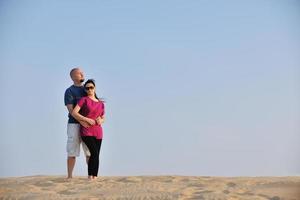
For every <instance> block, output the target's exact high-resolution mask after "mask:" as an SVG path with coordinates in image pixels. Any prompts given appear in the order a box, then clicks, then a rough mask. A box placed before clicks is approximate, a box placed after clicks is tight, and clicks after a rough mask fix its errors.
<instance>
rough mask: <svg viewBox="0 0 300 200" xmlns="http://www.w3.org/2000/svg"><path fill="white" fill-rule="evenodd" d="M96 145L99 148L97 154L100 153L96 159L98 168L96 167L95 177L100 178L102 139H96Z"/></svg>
mask: <svg viewBox="0 0 300 200" xmlns="http://www.w3.org/2000/svg"><path fill="white" fill-rule="evenodd" d="M95 143H96V148H97V152H98V156H97V158H96V163H97V164H96V167H95V173H94V176H98V170H99V155H100V149H101V143H102V139H99V140H98V139H96V138H95Z"/></svg>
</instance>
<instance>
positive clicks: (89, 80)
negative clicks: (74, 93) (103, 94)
mask: <svg viewBox="0 0 300 200" xmlns="http://www.w3.org/2000/svg"><path fill="white" fill-rule="evenodd" d="M88 83H91V84H93V85H94V87H96V84H95V80H94V79H88V80H87V81H86V82H85V83H84V85H83V86H84V88H85V86H86V85H87V84H88ZM84 92H85V96H87V93H86V91H85V90H84ZM95 98H96V99H98V100H100V101H103V99H102V98H98V96H97V94H96V91H95Z"/></svg>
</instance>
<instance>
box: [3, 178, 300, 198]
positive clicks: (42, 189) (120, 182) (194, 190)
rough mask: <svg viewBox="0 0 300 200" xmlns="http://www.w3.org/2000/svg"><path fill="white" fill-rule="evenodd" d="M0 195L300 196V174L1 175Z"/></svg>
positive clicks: (8, 196)
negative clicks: (67, 176) (93, 178)
mask: <svg viewBox="0 0 300 200" xmlns="http://www.w3.org/2000/svg"><path fill="white" fill-rule="evenodd" d="M0 199H1V200H2V199H28V200H31V199H143V200H146V199H153V200H154V199H197V200H198V199H199V200H201V199H215V200H223V199H224V200H225V199H226V200H230V199H249V200H256V199H268V200H292V199H294V200H300V177H235V178H228V177H193V176H130V177H100V178H98V179H97V180H92V181H91V180H88V179H87V178H86V177H75V178H73V179H72V180H71V181H68V180H67V179H65V178H64V177H62V176H33V177H18V178H1V179H0Z"/></svg>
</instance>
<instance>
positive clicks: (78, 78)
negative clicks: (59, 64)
mask: <svg viewBox="0 0 300 200" xmlns="http://www.w3.org/2000/svg"><path fill="white" fill-rule="evenodd" d="M70 76H71V79H72V80H73V82H74V84H76V85H78V84H81V83H82V82H83V81H84V75H83V72H82V70H81V69H80V68H73V69H72V70H71V71H70Z"/></svg>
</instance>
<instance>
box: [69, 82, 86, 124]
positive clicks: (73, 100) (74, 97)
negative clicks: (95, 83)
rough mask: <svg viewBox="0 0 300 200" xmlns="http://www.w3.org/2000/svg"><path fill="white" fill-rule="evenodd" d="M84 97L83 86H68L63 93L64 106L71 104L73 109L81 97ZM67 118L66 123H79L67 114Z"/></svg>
mask: <svg viewBox="0 0 300 200" xmlns="http://www.w3.org/2000/svg"><path fill="white" fill-rule="evenodd" d="M84 95H85V91H84V88H83V86H75V85H72V86H70V87H69V88H67V89H66V91H65V99H64V100H65V105H68V104H72V105H73V107H75V106H76V104H77V102H78V101H79V99H81V97H83V96H84ZM68 117H69V120H68V123H76V124H78V123H79V122H78V121H77V120H76V119H75V118H74V117H73V116H72V115H71V114H70V113H69V114H68Z"/></svg>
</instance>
